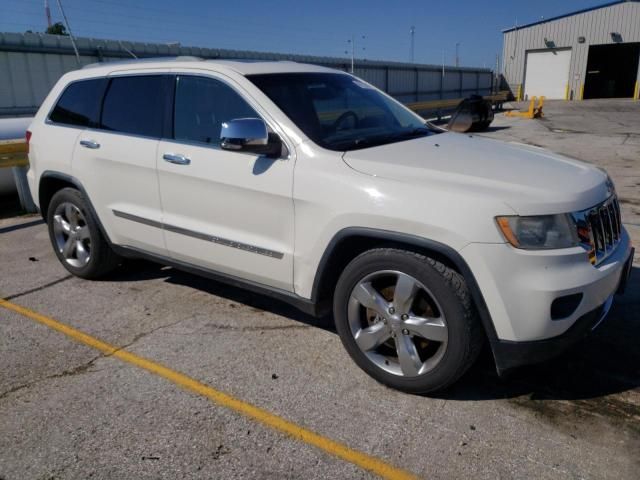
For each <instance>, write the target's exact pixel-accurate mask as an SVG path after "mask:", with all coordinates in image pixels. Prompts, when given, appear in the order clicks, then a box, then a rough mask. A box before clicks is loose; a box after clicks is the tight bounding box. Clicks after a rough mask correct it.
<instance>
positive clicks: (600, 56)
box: [584, 43, 640, 99]
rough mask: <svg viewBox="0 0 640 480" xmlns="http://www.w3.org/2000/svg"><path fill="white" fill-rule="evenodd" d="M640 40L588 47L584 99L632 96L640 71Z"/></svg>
mask: <svg viewBox="0 0 640 480" xmlns="http://www.w3.org/2000/svg"><path fill="white" fill-rule="evenodd" d="M639 58H640V43H622V44H616V45H592V46H591V47H589V59H588V61H587V78H586V82H585V86H584V98H585V99H588V98H631V97H633V94H634V92H635V88H636V79H637V74H638V59H639Z"/></svg>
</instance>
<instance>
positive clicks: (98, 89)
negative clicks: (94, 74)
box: [49, 78, 107, 127]
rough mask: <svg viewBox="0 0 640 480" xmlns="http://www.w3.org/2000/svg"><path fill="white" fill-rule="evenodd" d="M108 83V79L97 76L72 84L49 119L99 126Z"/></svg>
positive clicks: (65, 122) (55, 121) (77, 124)
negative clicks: (103, 95)
mask: <svg viewBox="0 0 640 480" xmlns="http://www.w3.org/2000/svg"><path fill="white" fill-rule="evenodd" d="M106 83H107V81H106V79H104V78H96V79H92V80H82V81H79V82H74V83H72V84H70V85H69V86H68V87H67V88H66V89H65V91H64V93H63V94H62V96H61V97H60V100H58V103H57V104H56V106H55V108H54V109H53V111H52V112H51V115H49V120H50V121H52V122H54V123H60V124H63V125H73V126H76V127H95V126H97V125H98V116H99V115H100V102H101V100H102V93H103V92H104V87H105V85H106Z"/></svg>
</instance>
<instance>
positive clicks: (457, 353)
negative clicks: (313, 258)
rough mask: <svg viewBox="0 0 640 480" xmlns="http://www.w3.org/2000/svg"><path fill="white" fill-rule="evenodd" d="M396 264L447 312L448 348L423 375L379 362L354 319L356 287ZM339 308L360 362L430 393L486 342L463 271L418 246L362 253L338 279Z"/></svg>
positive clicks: (401, 386) (350, 348)
mask: <svg viewBox="0 0 640 480" xmlns="http://www.w3.org/2000/svg"><path fill="white" fill-rule="evenodd" d="M390 270H393V271H397V272H401V273H403V274H406V275H409V276H411V277H413V278H414V279H416V280H418V281H419V282H420V283H421V284H422V285H423V286H424V287H426V289H428V290H429V293H430V295H431V296H432V297H433V298H435V300H436V302H437V304H438V305H439V307H438V308H440V309H441V310H442V312H443V314H444V318H446V326H447V328H448V339H447V343H446V347H444V353H443V354H441V356H440V357H439V360H438V361H437V363H436V364H435V366H434V367H433V368H432V369H431V370H429V371H426V372H425V373H421V374H419V375H418V376H400V375H397V374H393V373H389V372H388V371H385V370H384V369H383V368H381V367H380V366H378V365H376V364H375V363H374V362H373V361H372V360H370V359H369V357H368V356H367V355H366V354H365V353H364V352H363V350H361V349H360V347H358V345H357V343H356V340H355V338H354V334H353V333H352V330H351V327H350V324H349V319H348V315H349V302H350V297H351V294H352V292H353V291H354V288H355V287H356V286H357V285H359V284H360V281H361V280H363V279H365V278H367V277H368V276H370V275H375V273H374V272H381V271H390ZM333 308H334V318H335V323H336V329H337V331H338V334H339V335H340V339H341V340H342V343H343V345H344V346H345V348H346V350H347V352H348V353H349V355H350V356H351V357H352V358H353V360H354V361H355V362H356V364H358V366H360V368H362V369H363V370H364V371H365V372H366V373H368V374H369V375H370V376H371V377H373V378H374V379H376V380H378V381H379V382H381V383H383V384H385V385H387V386H389V387H392V388H395V389H398V390H402V391H405V392H410V393H418V394H424V393H430V392H436V391H441V390H443V389H445V388H447V387H448V386H450V385H451V384H453V383H454V382H455V381H457V380H458V379H459V378H460V377H461V376H462V375H463V374H464V373H465V372H466V371H467V369H468V368H469V367H470V366H471V365H473V363H474V362H475V360H476V359H477V357H478V354H479V353H480V350H481V347H482V344H483V342H484V332H483V331H482V326H481V324H480V321H479V319H478V318H477V313H476V311H475V308H474V306H473V303H472V301H471V297H470V294H469V291H468V289H467V285H466V283H465V281H464V279H463V277H462V276H461V275H460V274H459V273H457V272H456V271H454V270H452V269H451V268H449V267H447V266H445V265H444V264H442V263H440V262H438V261H436V260H434V259H432V258H429V257H426V256H424V255H421V254H418V253H415V252H410V251H405V250H398V249H393V248H380V249H375V250H369V251H367V252H365V253H363V254H361V255H359V256H358V257H356V258H355V259H354V260H352V261H351V262H350V263H349V264H348V265H347V267H346V268H345V269H344V271H343V272H342V275H341V276H340V279H339V280H338V283H337V285H336V290H335V295H334V307H333ZM386 323H387V321H386V320H385V324H386ZM390 323H391V322H390V321H389V324H390ZM403 332H405V330H403ZM394 338H395V337H394ZM412 342H413V340H412Z"/></svg>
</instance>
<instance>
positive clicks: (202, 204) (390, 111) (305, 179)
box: [27, 58, 632, 392]
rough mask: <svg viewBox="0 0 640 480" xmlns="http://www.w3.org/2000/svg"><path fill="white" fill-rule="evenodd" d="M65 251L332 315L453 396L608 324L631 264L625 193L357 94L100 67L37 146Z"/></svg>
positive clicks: (78, 86) (43, 117) (283, 65)
mask: <svg viewBox="0 0 640 480" xmlns="http://www.w3.org/2000/svg"><path fill="white" fill-rule="evenodd" d="M27 139H28V140H29V144H30V153H29V159H30V164H31V168H30V170H29V182H30V187H31V191H32V194H33V197H34V199H35V201H36V204H37V205H39V208H40V210H41V212H42V215H43V216H44V217H45V219H46V221H47V223H48V226H49V232H50V237H51V241H52V243H53V247H54V249H55V252H56V254H57V256H58V258H59V259H60V261H61V262H62V264H63V265H64V266H65V268H66V269H67V270H69V271H70V272H71V273H73V274H75V275H77V276H80V277H83V278H97V277H99V276H100V275H103V274H105V273H107V272H109V271H110V270H112V269H113V268H114V267H116V266H117V265H118V263H119V262H120V261H121V259H122V258H123V257H145V258H149V259H153V260H155V261H158V262H161V263H164V264H167V265H172V266H174V267H176V268H180V269H185V270H188V271H191V272H195V273H198V274H201V275H205V276H208V277H211V278H213V279H216V280H222V281H226V282H230V283H232V284H234V285H241V286H243V287H246V288H248V289H251V290H253V291H255V292H260V293H265V294H268V295H272V296H274V297H276V298H278V299H281V300H285V301H287V302H291V303H293V304H294V305H296V306H298V307H299V308H301V309H302V310H304V311H305V312H308V313H311V314H315V315H324V314H326V313H328V312H329V311H330V309H331V308H333V316H334V319H335V325H336V328H337V331H338V333H339V334H340V338H341V339H342V342H343V343H344V346H345V347H346V349H347V351H348V352H349V354H350V355H351V356H352V357H353V359H354V361H355V362H356V363H357V364H358V365H359V366H360V367H361V368H362V369H364V370H365V371H366V372H367V373H369V374H370V375H371V376H372V377H374V378H376V379H377V380H379V381H380V382H383V383H385V384H387V385H390V386H392V387H395V388H398V389H401V390H405V391H409V392H430V391H434V390H438V389H443V388H445V387H447V386H448V385H450V384H451V383H452V382H454V381H455V380H456V379H458V378H459V377H460V376H461V375H462V374H463V373H464V372H465V370H467V369H468V368H469V366H470V365H471V364H472V363H473V362H474V360H475V359H476V356H477V354H478V352H479V350H480V348H481V346H482V344H483V341H484V340H485V339H487V340H488V341H489V345H490V347H491V350H492V352H493V355H494V358H495V361H496V365H497V368H498V371H499V372H503V371H505V370H508V369H510V368H513V367H516V366H518V365H522V364H526V363H533V362H538V361H542V360H545V359H547V358H550V357H551V356H553V355H555V354H557V353H559V352H560V351H561V350H562V349H564V348H565V347H566V346H567V345H568V344H569V343H571V342H573V341H575V340H577V339H578V338H579V337H580V336H582V335H583V334H584V333H586V332H587V331H589V330H591V329H592V328H595V326H596V325H597V324H598V323H599V322H600V321H601V320H602V319H603V318H604V316H605V315H606V313H607V311H608V309H609V307H610V306H611V302H612V298H613V295H614V294H615V293H616V292H617V291H620V290H621V289H622V288H623V286H624V283H625V281H626V278H627V276H628V272H629V271H630V268H631V261H632V247H631V244H630V240H629V236H628V234H627V232H626V231H625V229H624V228H623V226H622V221H621V219H620V209H619V206H618V202H617V200H616V194H615V191H614V187H613V185H612V183H611V181H610V180H609V178H608V176H607V174H606V173H605V172H603V171H601V170H599V169H597V168H595V167H592V166H589V165H586V164H583V163H580V162H577V161H574V160H570V159H568V158H564V157H560V156H557V155H554V154H551V153H549V152H547V151H545V150H541V149H539V148H534V147H529V146H523V145H514V144H505V143H500V142H497V141H492V140H488V139H483V138H479V137H477V136H473V135H463V134H455V133H448V132H442V131H441V130H438V129H436V128H435V127H433V126H430V125H429V124H425V121H424V120H423V119H422V118H421V117H419V116H417V115H415V114H414V113H413V112H411V111H410V110H408V109H407V108H405V107H404V106H403V105H401V104H400V103H398V102H396V101H395V100H393V99H392V98H390V97H389V96H387V95H385V94H384V93H382V92H380V91H379V90H377V89H376V88H375V87H373V86H371V85H369V84H368V83H365V82H364V81H362V80H360V79H358V78H356V77H354V76H352V75H349V74H346V73H344V72H339V71H335V70H331V69H327V68H323V67H318V66H312V65H302V64H297V63H291V62H234V61H202V60H200V59H194V58H182V59H181V58H177V59H171V60H153V61H139V62H121V63H106V64H100V65H95V66H91V67H89V68H84V69H82V70H80V71H75V72H71V73H69V74H67V75H65V76H64V77H62V79H60V81H59V82H58V83H57V84H56V86H55V87H54V88H53V90H52V91H51V93H50V94H49V96H48V97H47V99H46V100H45V101H44V103H43V105H42V107H41V108H40V110H39V112H38V114H37V115H36V117H35V119H34V121H33V123H32V125H31V126H30V127H29V132H27Z"/></svg>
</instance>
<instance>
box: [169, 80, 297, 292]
mask: <svg viewBox="0 0 640 480" xmlns="http://www.w3.org/2000/svg"><path fill="white" fill-rule="evenodd" d="M175 81H176V85H175V105H174V115H173V117H174V119H173V129H172V130H173V134H172V138H171V139H166V140H165V139H163V140H161V141H160V144H159V148H158V159H157V165H158V178H159V184H160V196H161V200H162V206H163V223H164V234H165V239H166V244H167V249H168V251H169V254H170V256H171V257H173V258H174V259H175V260H177V261H180V262H184V263H187V264H190V265H195V266H197V267H204V268H207V269H211V270H215V271H217V272H220V273H224V274H227V275H231V276H234V277H240V278H242V279H244V280H249V281H252V282H256V283H259V284H262V285H267V286H270V287H275V288H278V289H282V290H286V291H292V290H293V220H294V214H293V200H292V187H293V167H294V161H293V159H291V158H286V159H285V158H282V159H270V158H266V157H264V156H260V155H256V154H247V153H240V152H230V151H226V150H222V149H220V147H219V143H220V142H219V137H220V128H221V125H222V123H223V122H225V121H228V120H232V119H236V118H260V117H261V116H260V115H259V114H258V113H257V112H256V110H255V109H254V107H252V106H251V105H250V103H249V101H247V100H245V98H244V97H243V96H242V95H241V94H240V93H239V91H240V90H239V89H238V88H237V87H236V86H232V85H231V84H230V83H229V81H228V80H225V79H222V78H214V77H211V76H195V75H182V74H181V75H177V76H176V80H175Z"/></svg>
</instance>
